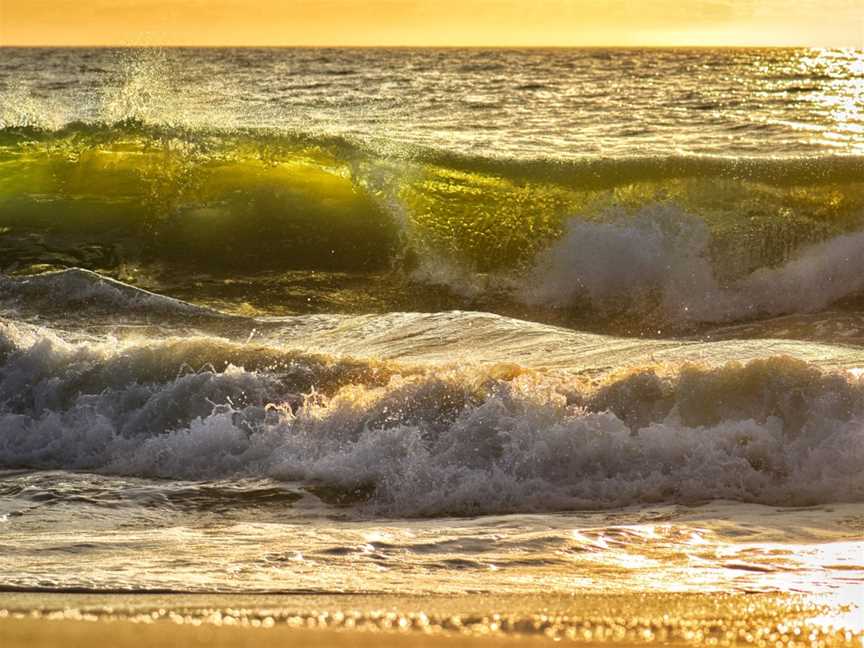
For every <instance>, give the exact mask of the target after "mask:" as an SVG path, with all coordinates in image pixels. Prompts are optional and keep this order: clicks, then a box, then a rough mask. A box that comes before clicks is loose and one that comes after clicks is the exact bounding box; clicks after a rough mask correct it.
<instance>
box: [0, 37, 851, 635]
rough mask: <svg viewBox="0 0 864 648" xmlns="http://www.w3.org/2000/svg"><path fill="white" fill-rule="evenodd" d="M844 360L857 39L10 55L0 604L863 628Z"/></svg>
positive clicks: (0, 341)
mask: <svg viewBox="0 0 864 648" xmlns="http://www.w3.org/2000/svg"><path fill="white" fill-rule="evenodd" d="M862 376H864V52H862V51H858V50H811V49H717V50H714V49H633V50H630V49H550V50H539V49H537V50H495V49H437V50H436V49H135V50H133V49H86V48H81V49H13V48H6V49H2V50H0V592H3V593H2V594H0V618H2V617H3V616H4V615H5V616H9V615H15V614H19V615H32V614H34V610H36V609H42V610H47V612H45V614H48V613H49V612H50V611H51V610H52V609H53V610H55V611H56V610H61V611H62V610H65V611H66V613H67V616H68V612H69V610H70V609H73V608H74V609H75V610H77V611H78V612H76V614H79V616H80V614H84V615H85V616H86V615H87V614H90V615H93V614H95V615H96V616H97V617H100V615H101V616H106V615H107V616H110V615H112V614H116V609H115V608H116V606H117V605H121V604H117V603H116V600H123V601H127V602H126V603H123V604H122V605H125V606H126V608H124V609H126V610H127V612H126V613H124V614H126V616H127V617H134V616H135V615H139V614H145V616H146V615H150V616H152V617H153V618H156V617H159V616H166V615H167V616H170V614H174V612H172V611H171V610H172V605H173V606H175V607H176V605H177V603H176V601H177V600H182V601H183V602H184V605H187V606H189V605H191V603H190V601H194V600H203V601H204V603H202V604H201V606H203V607H201V606H199V608H196V609H199V611H200V609H205V610H209V611H208V612H207V614H204V613H200V614H198V613H189V612H188V610H187V612H184V613H183V614H187V616H188V615H189V614H191V616H188V618H187V620H189V619H192V620H197V621H198V622H200V620H201V619H202V618H204V619H205V620H206V619H209V618H211V617H212V614H213V612H212V609H211V608H218V609H223V608H226V606H227V607H230V606H231V605H233V603H231V601H232V600H235V601H236V600H238V599H231V598H230V597H231V596H245V597H246V598H244V599H242V600H243V601H244V605H245V606H247V608H244V609H245V610H246V612H236V611H235V613H232V614H234V617H237V618H241V619H245V621H246V622H248V623H253V622H257V623H258V625H261V624H262V623H264V625H267V623H265V621H266V619H270V624H272V623H278V622H286V620H288V621H290V620H291V619H293V621H291V623H293V624H294V625H298V624H299V625H303V626H304V627H306V626H309V625H310V624H311V625H315V624H318V625H319V626H320V625H323V626H334V625H336V626H339V627H343V626H345V625H346V624H347V621H346V619H353V620H352V621H351V627H354V626H355V625H363V624H366V625H369V626H373V627H375V628H380V627H390V626H393V625H394V624H395V625H396V626H398V627H412V628H415V629H416V628H417V627H419V626H423V623H420V622H418V621H417V619H420V618H421V617H420V616H419V615H423V618H426V621H427V623H426V625H427V626H428V625H429V623H431V624H432V625H436V624H437V626H436V627H441V628H444V629H445V630H446V629H447V628H450V629H451V630H452V628H453V627H457V626H458V627H459V628H463V629H464V628H466V627H472V628H474V629H475V630H477V631H478V632H479V631H482V632H483V633H492V634H501V633H503V634H516V635H518V634H525V633H528V634H532V633H533V634H538V633H539V634H549V635H553V636H555V637H557V638H562V637H565V638H569V639H583V640H590V641H605V640H614V641H623V640H625V639H626V640H627V641H631V642H637V643H638V642H640V641H643V640H644V641H650V640H658V638H659V639H660V640H663V641H666V640H670V641H672V640H674V641H682V642H690V641H698V642H701V641H703V640H705V639H708V638H713V639H716V642H719V643H720V644H724V643H726V644H728V643H759V642H763V644H760V645H767V644H764V642H768V643H771V644H772V645H773V644H774V642H776V641H778V640H780V639H781V638H782V637H786V641H787V643H788V642H793V639H795V637H798V636H799V635H800V637H809V639H808V640H809V641H811V642H822V644H821V645H830V644H855V645H860V642H861V640H862V637H864V612H862V609H861V607H860V604H861V602H862V600H864V469H862V468H864V378H862ZM649 593H651V594H654V595H656V596H660V597H664V596H665V597H667V598H665V599H652V600H653V601H654V602H653V603H652V602H650V601H648V602H646V599H644V596H645V595H646V594H649ZM492 594H494V596H495V597H499V598H495V599H483V598H477V597H480V595H484V596H486V595H488V596H491V595H492ZM52 596H54V597H57V596H60V597H61V598H59V599H57V598H52ZM100 596H101V597H103V598H101V599H98V597H100ZM122 596H132V597H134V596H139V597H145V598H138V599H134V600H135V601H137V603H134V604H132V603H128V599H122ZM146 596H150V597H157V598H150V599H147V598H146ZM172 596H174V597H181V598H180V599H177V598H174V599H170V597H172ZM256 596H257V597H259V598H258V599H256V598H255V597H256ZM345 596H349V597H367V598H365V599H362V600H363V601H366V602H364V603H362V605H361V604H360V603H357V604H356V605H357V608H356V610H355V611H354V612H353V613H352V614H355V616H353V617H352V616H350V614H349V616H347V617H346V616H345V614H346V613H345V608H346V605H349V606H350V605H355V603H353V602H352V603H350V604H346V603H344V601H345V600H352V601H359V600H361V599H344V598H342V599H340V598H338V597H345ZM543 596H545V597H553V598H552V599H551V600H552V601H553V602H551V603H550V599H548V598H546V599H544V598H542V597H543ZM577 596H581V597H583V598H581V599H577V598H574V597H577ZM722 596H731V597H733V598H732V599H729V600H731V601H733V602H732V603H728V604H727V603H723V601H724V600H725V599H722V598H717V597H722ZM749 596H754V597H757V598H753V599H750V598H747V597H749ZM4 597H5V598H4ZM75 597H78V598H75ZM82 597H83V598H82ZM87 597H91V598H87ZM92 597H97V599H94V598H92ZM105 597H108V598H107V599H106V598H105ZM111 597H114V599H112V598H111ZM118 597H121V598H118ZM158 597H163V598H158ZM164 597H169V599H170V600H173V601H174V603H168V604H166V603H165V600H166V599H164ZM194 597H205V598H204V599H195V598H194ZM207 597H210V598H207ZM213 597H216V598H213ZM218 597H223V598H218ZM224 597H229V598H227V599H226V598H224ZM249 597H252V598H249ZM267 597H270V598H267ZM272 597H276V599H275V602H274V599H273V598H272ZM278 597H289V598H281V599H280V598H278ZM291 597H293V598H291ZM303 597H319V598H311V599H308V598H307V599H304V598H303ZM320 597H331V598H327V599H325V600H326V604H321V603H320V601H321V600H322V599H321V598H320ZM333 597H336V598H333ZM368 597H373V598H372V599H371V601H372V603H369V602H368V601H369V600H370V599H369V598H368ZM374 597H379V598H377V599H376V598H374ZM386 597H397V598H396V599H393V598H389V599H388V598H386ZM398 597H401V598H398ZM411 597H420V598H411ZM422 597H439V598H438V599H434V600H437V601H438V603H435V604H434V605H433V604H428V605H432V608H435V606H436V605H437V606H439V608H441V609H443V610H444V611H440V610H439V612H438V613H435V612H434V610H433V611H430V609H429V608H428V607H424V605H427V604H426V603H423V602H422V601H423V600H424V599H423V598H422ZM440 597H445V598H444V599H441V598H440ZM460 597H462V598H460ZM465 597H468V598H467V599H466V598H465ZM472 597H473V598H472ZM508 597H510V598H508ZM524 597H528V598H527V599H526V598H524ZM555 597H557V598H555ZM584 597H589V598H588V599H585V598H584ZM590 597H594V598H590ZM610 597H612V598H610ZM614 597H624V598H622V599H615V598H614ZM628 597H629V598H628ZM688 597H697V598H688ZM698 597H702V598H698ZM712 597H713V598H712ZM735 597H743V598H735ZM766 597H767V598H766ZM771 597H774V598H771ZM789 597H792V598H789ZM94 600H98V601H101V603H99V605H96V604H94V603H93V601H94ZM112 600H115V603H111V601H112ZM256 600H258V601H268V603H267V605H269V606H271V607H272V608H274V609H275V608H277V607H278V606H279V605H282V606H283V607H284V605H286V603H285V602H286V601H290V605H291V606H292V608H291V609H292V610H293V612H292V613H291V614H288V613H287V612H284V610H283V612H281V613H276V612H269V613H266V614H265V613H262V612H261V611H260V605H258V604H256V603H255V601H256ZM394 600H395V601H397V603H393V601H394ZM428 600H433V599H428ZM526 600H527V601H528V603H525V601H526ZM616 600H618V601H620V600H624V601H628V602H627V603H626V604H624V607H625V609H626V610H628V614H631V615H635V616H634V618H636V617H637V616H638V614H637V613H639V612H640V610H642V611H643V612H644V614H645V615H654V616H652V617H651V619H653V621H652V620H649V621H645V622H644V623H643V622H641V621H640V622H639V623H635V625H634V624H632V623H631V624H630V625H627V624H626V623H624V626H621V623H623V622H621V621H620V619H618V617H616V616H615V614H618V613H617V612H616V613H612V612H608V608H609V606H610V605H612V603H610V601H613V602H614V601H616ZM658 600H660V603H659V604H658V603H657V601H658ZM757 600H758V601H759V602H760V603H758V604H756V603H753V604H752V605H751V603H750V601H757ZM106 601H107V602H106ZM141 601H144V602H145V603H146V602H147V601H149V603H146V605H145V604H144V603H141ZM214 601H215V602H214ZM280 601H281V602H280ZM310 601H311V602H310ZM376 601H378V602H379V603H380V602H381V601H385V603H382V604H381V605H384V607H387V606H391V607H393V606H395V608H396V609H397V611H399V610H401V612H403V613H405V614H406V615H408V616H403V617H398V616H394V617H392V618H391V617H389V616H386V614H385V615H384V616H381V612H380V610H379V607H380V606H378V607H376V604H375V602H376ZM399 601H401V602H402V603H399ZM405 601H414V603H411V604H410V605H407V604H405V603H404V602H405ZM417 601H420V602H419V603H418V602H417ZM448 601H450V602H449V603H448ZM466 601H467V602H466ZM483 601H485V602H483ZM490 601H491V602H490ZM496 601H498V602H500V601H504V602H503V603H500V604H498V603H496ZM562 601H563V602H564V603H562ZM574 601H575V602H574ZM585 601H589V603H590V605H589V604H588V603H585ZM688 601H690V603H688ZM693 601H695V603H693ZM706 601H707V603H706ZM717 601H720V603H717ZM742 601H744V603H742ZM765 601H768V603H764V602H765ZM778 601H780V602H778ZM790 601H791V602H790ZM480 602H482V604H481V603H480ZM763 603H764V605H765V606H767V607H765V610H767V611H764V614H763V611H760V610H762V608H760V607H759V606H760V605H763ZM94 605H96V607H94ZM122 605H121V607H122ZM148 605H149V607H148ZM256 605H257V606H258V607H256ZM319 605H324V608H327V609H330V610H331V613H330V616H326V615H325V617H321V615H320V614H319V612H317V611H316V610H319V607H315V606H319ZM88 606H89V607H88ZM136 606H137V607H136ZM142 606H143V608H142ZM248 606H251V607H248ZM442 606H443V607H442ZM573 606H575V607H573ZM646 606H647V607H646ZM718 606H719V607H718ZM724 606H725V607H724ZM193 607H194V606H193ZM415 607H416V609H415ZM613 607H614V605H613ZM479 608H482V613H479V612H478V613H477V614H475V615H474V616H469V617H464V618H459V614H467V613H468V612H472V613H474V612H477V610H478V609H479ZM142 609H143V610H144V612H142V611H141V610H142ZM166 609H167V610H168V611H167V612H166ZM226 609H227V608H226ZM250 609H251V610H252V611H251V612H250V611H249V610H250ZM387 609H390V608H387ZM550 609H556V610H558V612H559V613H560V614H559V616H556V617H555V619H554V623H553V621H549V620H548V619H547V621H548V624H547V625H543V624H544V623H546V621H543V622H542V623H541V622H540V621H538V619H539V618H540V617H541V616H542V614H543V613H542V611H543V610H547V611H548V610H550ZM616 609H618V608H616ZM94 610H95V611H94ZM567 610H570V612H569V613H568V614H569V616H568V614H565V612H566V611H567ZM603 610H607V612H603ZM718 610H719V611H718ZM723 610H725V612H723ZM741 610H745V612H740V611H741ZM409 612H410V614H409ZM739 612H740V614H741V615H743V617H741V618H744V619H745V620H744V621H741V624H743V625H738V626H735V625H734V623H733V621H732V619H734V618H739ZM601 613H602V614H601ZM183 614H180V617H181V618H185V617H183ZM208 614H209V615H211V616H207V615H208ZM222 614H223V613H220V615H222ZM225 614H227V613H225ZM280 614H281V616H280ZM340 614H341V615H342V616H341V617H340V616H338V615H340ZM435 614H438V616H435ZM500 614H506V615H509V616H506V617H501V616H500ZM592 614H593V615H594V616H592ZM723 614H725V615H726V616H725V617H724V616H723ZM196 615H197V616H196ZM244 615H245V616H244ZM376 615H377V616H376ZM411 615H413V616H411ZM496 615H498V616H496ZM538 615H539V616H538ZM669 615H672V617H674V619H679V621H680V619H685V620H687V619H689V621H687V623H691V625H687V623H683V622H678V621H674V619H673V620H672V621H670V620H669ZM675 615H678V616H675ZM688 615H689V616H688ZM694 615H695V616H694ZM760 615H761V616H760ZM28 618H29V617H28ZM124 618H125V617H124ZM222 618H224V616H220V617H219V619H222ZM232 618H233V617H232ZM322 618H323V621H322ZM502 618H505V620H506V623H505V622H503V621H502ZM549 618H550V619H551V618H552V617H549ZM723 618H725V619H726V620H725V621H722V619H723ZM274 619H275V621H274ZM382 619H383V620H382ZM405 619H408V620H407V621H405V623H404V624H403V621H404V620H405ZM430 619H432V621H429V620H430ZM453 619H456V620H457V621H458V623H457V621H454V620H453ZM616 619H618V620H616ZM658 619H659V620H658ZM694 619H695V620H694ZM717 619H721V621H722V622H721V621H717ZM448 620H449V621H448ZM538 623H540V625H539V626H538V625H537V624H538ZM586 623H587V625H586ZM640 623H641V624H642V625H640ZM735 623H737V622H735ZM253 624H254V623H253ZM388 624H389V625H388ZM400 624H401V625H400ZM418 624H419V625H418ZM448 624H450V625H448ZM592 624H593V625H592ZM616 624H617V625H616ZM694 624H695V625H694ZM730 624H731V625H730ZM620 627H624V628H625V629H624V630H622V631H620V632H619V629H620ZM538 628H539V630H538ZM646 628H647V630H646ZM694 628H695V630H694ZM730 628H731V630H730ZM736 628H737V629H736ZM795 628H797V630H795V632H793V630H794V629H795ZM421 629H422V628H421ZM478 629H479V630H478ZM586 632H587V634H586ZM646 632H648V634H650V635H651V636H650V637H649V636H648V635H647V634H645V633H646ZM730 632H731V633H732V634H729V633H730ZM802 632H803V633H804V634H801V633H802ZM622 633H623V634H622ZM664 633H665V634H664ZM688 633H690V634H688ZM694 633H696V634H694ZM699 633H701V634H699ZM736 633H737V634H736ZM789 633H792V634H789ZM793 634H794V635H795V636H794V637H793ZM787 635H788V636H787ZM795 640H797V639H795ZM856 642H857V643H856ZM793 643H794V642H793ZM790 645H791V644H790ZM808 645H817V644H816V643H811V644H808Z"/></svg>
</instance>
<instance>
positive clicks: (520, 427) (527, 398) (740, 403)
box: [0, 322, 864, 517]
mask: <svg viewBox="0 0 864 648" xmlns="http://www.w3.org/2000/svg"><path fill="white" fill-rule="evenodd" d="M178 367H179V368H180V371H179V372H178ZM0 403H2V405H0V467H4V468H14V467H34V468H42V469H53V468H60V469H69V470H88V471H95V472H101V473H110V474H121V475H134V476H146V477H165V478H174V479H231V478H246V477H251V478H259V477H269V478H276V479H284V480H293V481H303V482H307V483H313V484H324V485H327V486H328V487H329V489H330V490H331V492H335V493H344V494H345V495H344V497H341V501H348V502H354V503H355V504H358V505H362V506H363V507H364V508H365V509H366V510H368V511H369V512H373V513H380V514H387V515H399V516H409V517H413V516H427V515H445V514H459V515H466V514H482V513H494V512H505V511H550V510H562V509H571V508H605V507H615V506H622V505H627V504H632V503H637V502H693V501H700V500H704V499H718V498H720V499H732V500H740V501H748V502H761V503H767V504H776V505H806V504H816V503H827V502H838V501H864V477H862V471H861V469H860V467H861V465H862V462H864V385H862V384H861V382H860V381H859V380H858V379H857V378H854V377H852V375H851V374H840V373H837V374H834V373H826V372H822V371H819V370H817V369H815V368H812V367H809V366H807V365H806V364H804V363H802V362H800V361H797V360H792V359H790V358H782V357H774V358H767V359H764V360H757V361H753V362H751V363H749V364H747V365H744V366H742V365H735V364H732V365H728V366H726V367H722V368H718V369H700V368H697V367H684V368H681V369H679V370H676V371H674V372H673V373H671V374H668V375H665V374H658V373H656V372H655V370H653V369H650V368H649V369H648V370H646V371H643V372H637V373H634V374H631V375H625V376H622V377H619V378H617V379H614V380H610V381H606V382H604V383H603V384H601V385H599V386H598V385H593V386H592V385H591V384H589V383H588V382H586V381H583V380H581V379H578V378H576V377H574V376H568V375H567V374H560V375H559V374H554V373H545V372H536V371H527V370H519V369H518V368H515V367H510V368H494V367H493V368H486V369H484V368H479V367H478V368H473V369H472V368H465V369H455V368H452V367H449V368H448V367H443V366H439V367H430V368H428V369H421V368H415V369H411V368H409V367H399V366H397V365H389V364H381V363H374V362H368V361H359V360H358V361H350V360H345V359H341V360H340V359H336V358H331V357H328V356H315V355H309V354H302V353H296V352H287V351H283V350H280V349H278V348H276V347H272V346H267V345H255V344H252V343H249V344H239V343H233V342H228V341H227V340H222V339H219V338H213V337H204V336H199V337H185V338H167V339H163V340H159V341H149V342H144V341H142V342H140V343H133V342H126V343H123V344H118V343H117V342H116V341H115V342H111V341H107V342H104V343H97V342H92V341H91V342H80V343H70V342H64V341H62V340H61V339H60V338H59V337H57V336H56V335H55V334H53V333H52V332H51V331H49V330H47V329H42V328H34V327H28V326H24V325H20V324H19V325H16V324H13V323H11V322H5V323H2V324H0ZM337 499H340V498H338V497H337Z"/></svg>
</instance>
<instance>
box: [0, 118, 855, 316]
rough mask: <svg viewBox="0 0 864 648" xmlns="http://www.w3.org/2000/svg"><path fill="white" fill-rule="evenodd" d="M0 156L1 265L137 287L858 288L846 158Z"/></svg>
mask: <svg viewBox="0 0 864 648" xmlns="http://www.w3.org/2000/svg"><path fill="white" fill-rule="evenodd" d="M0 155H2V157H3V160H4V174H3V177H2V179H0V271H3V272H7V273H9V272H14V273H18V274H27V273H33V272H40V271H45V270H56V269H62V268H69V267H80V268H86V269H89V270H95V271H98V272H100V273H101V274H107V275H110V276H114V277H118V278H122V279H124V280H127V281H135V280H137V279H136V278H139V277H140V276H141V274H148V275H149V276H150V277H151V278H152V277H156V279H153V280H152V281H151V283H149V284H146V285H147V286H148V287H151V288H154V289H156V290H160V289H164V286H165V282H164V281H163V280H162V279H160V277H164V276H171V277H174V278H175V279H176V277H178V276H179V277H187V276H189V275H190V274H194V275H196V276H206V277H216V278H217V280H219V281H221V280H232V279H235V278H237V277H253V278H254V277H255V276H257V275H259V274H260V273H264V272H271V273H272V272H277V273H279V272H288V271H294V270H306V271H312V272H316V271H325V272H347V273H354V274H358V273H359V274H362V273H392V274H393V276H394V277H398V278H399V280H400V281H406V282H414V283H421V284H422V283H426V284H439V285H441V286H443V287H444V288H445V289H446V290H448V291H449V292H450V293H451V294H452V295H455V296H456V297H457V298H459V299H462V300H463V301H465V302H466V303H468V304H471V303H472V300H473V301H475V302H476V300H478V299H480V300H483V299H485V300H486V301H487V302H489V301H490V300H496V299H503V300H509V301H511V302H517V303H518V302H526V303H528V304H530V305H532V306H533V307H538V308H539V307H544V308H546V307H551V308H557V309H561V308H570V307H573V308H576V309H581V310H582V311H585V310H597V311H608V310H610V309H611V310H616V309H617V310H624V311H627V312H631V313H634V314H637V315H640V316H645V315H648V314H650V315H651V316H653V317H660V318H665V319H667V320H670V319H671V320H677V319H680V320H682V321H729V320H734V319H737V318H749V317H755V316H761V315H776V314H782V313H790V312H801V311H812V310H818V309H821V308H824V307H825V306H827V305H829V304H830V303H832V302H834V301H836V300H837V299H841V298H844V297H846V296H849V295H853V294H855V293H857V292H859V291H860V290H861V285H860V276H861V275H862V273H861V272H859V265H860V264H859V263H858V259H860V258H861V255H860V254H859V253H858V252H859V250H860V248H861V246H862V238H861V233H860V232H861V229H862V223H864V198H862V196H864V180H862V178H864V160H862V159H861V158H858V157H822V158H808V159H771V158H753V159H737V158H708V157H694V156H682V157H658V158H639V157H633V158H616V159H596V158H595V159H585V160H581V161H580V160H576V161H554V160H514V159H492V158H490V159H484V158H478V157H468V156H464V155H457V154H454V153H448V152H446V151H435V150H427V149H419V148H417V147H405V146H403V147H397V146H394V145H392V144H388V143H386V142H383V143H382V142H374V141H364V142H360V141H350V140H347V139H345V138H339V137H330V136H323V135H317V134H312V133H287V132H273V131H262V130H242V129H223V130H219V129H213V128H210V129H205V128H199V129H190V128H180V127H169V126H164V125H163V126H157V125H151V124H147V123H144V122H136V121H130V120H125V121H121V122H117V123H114V124H81V123H76V124H69V125H66V126H62V127H59V128H54V129H50V128H36V127H33V126H14V125H10V126H7V127H6V128H4V129H2V130H0ZM139 273H141V274H139ZM160 281H162V283H160ZM187 283H188V282H187ZM525 286H530V290H526V288H525ZM163 291H164V290H163ZM382 299H385V300H386V295H384V296H382ZM391 306H392V305H391ZM393 309H394V310H395V308H393Z"/></svg>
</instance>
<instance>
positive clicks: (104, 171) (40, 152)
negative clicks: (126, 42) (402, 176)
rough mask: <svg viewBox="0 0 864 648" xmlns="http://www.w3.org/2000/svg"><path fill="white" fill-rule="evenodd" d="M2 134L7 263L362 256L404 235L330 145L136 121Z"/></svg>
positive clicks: (374, 261) (383, 253)
mask: <svg viewBox="0 0 864 648" xmlns="http://www.w3.org/2000/svg"><path fill="white" fill-rule="evenodd" d="M4 135H5V137H4V140H5V141H4V142H3V147H2V153H0V169H2V174H0V227H2V228H3V230H2V231H3V236H2V238H0V246H2V249H3V252H4V265H6V266H9V265H10V264H14V263H18V264H21V265H29V266H32V265H34V264H49V265H50V264H72V265H81V266H84V267H98V268H102V269H108V268H111V267H116V266H117V265H120V264H123V263H137V262H141V261H157V262H164V263H169V264H178V265H188V266H192V267H195V268H196V269H199V270H202V271H208V272H213V273H217V274H218V273H222V272H226V273H230V272H237V271H241V270H264V269H282V268H292V269H298V268H322V269H330V270H364V269H374V268H380V267H382V266H384V265H386V264H387V263H388V262H389V261H388V260H389V258H390V256H391V255H392V253H393V249H394V247H395V245H396V240H397V228H396V227H395V224H394V223H393V221H392V219H390V217H389V215H388V214H386V213H385V212H384V211H383V210H382V209H381V208H380V207H379V206H378V204H377V202H376V199H375V197H374V196H373V195H372V194H370V192H369V191H367V190H366V189H365V188H363V187H362V186H361V185H360V184H358V183H357V182H355V181H354V179H353V178H352V174H351V169H350V167H349V165H348V163H347V162H346V161H345V160H340V159H339V158H337V157H334V156H333V155H332V152H330V151H328V150H326V148H324V147H322V146H316V145H308V144H305V143H303V142H299V141H293V142H292V141H288V140H276V139H272V140H271V139H257V140H256V139H251V138H247V137H242V136H238V137H223V136H218V137H215V136H214V137H211V136H200V137H196V138H192V137H175V136H174V134H171V133H166V132H163V133H159V132H154V131H152V130H146V129H143V128H137V127H135V126H134V125H131V126H129V125H127V126H122V127H115V128H109V129H104V130H99V129H92V128H84V127H82V128H69V129H66V130H64V131H61V132H57V133H25V132H18V133H9V132H7V133H5V134H4Z"/></svg>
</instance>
